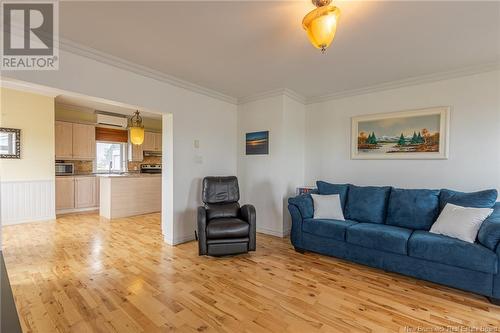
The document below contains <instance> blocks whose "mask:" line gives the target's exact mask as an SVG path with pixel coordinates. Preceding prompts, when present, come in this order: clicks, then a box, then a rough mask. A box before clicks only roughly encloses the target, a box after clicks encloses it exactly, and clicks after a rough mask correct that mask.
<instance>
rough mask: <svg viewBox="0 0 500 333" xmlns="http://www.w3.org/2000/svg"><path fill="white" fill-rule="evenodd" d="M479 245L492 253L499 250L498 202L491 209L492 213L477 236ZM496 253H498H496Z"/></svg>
mask: <svg viewBox="0 0 500 333" xmlns="http://www.w3.org/2000/svg"><path fill="white" fill-rule="evenodd" d="M477 239H478V240H479V243H481V244H482V245H484V246H486V247H487V248H489V249H490V250H492V251H495V249H497V248H500V246H498V244H499V243H500V202H497V203H496V204H495V206H494V207H493V213H491V215H490V216H489V217H488V218H487V219H486V220H484V222H483V224H482V225H481V228H480V229H479V233H478V235H477ZM497 252H498V251H497Z"/></svg>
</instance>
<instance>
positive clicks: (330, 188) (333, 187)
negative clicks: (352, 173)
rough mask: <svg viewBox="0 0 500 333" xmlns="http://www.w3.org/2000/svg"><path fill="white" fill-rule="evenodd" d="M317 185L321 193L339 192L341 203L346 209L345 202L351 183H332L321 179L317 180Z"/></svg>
mask: <svg viewBox="0 0 500 333" xmlns="http://www.w3.org/2000/svg"><path fill="white" fill-rule="evenodd" d="M316 187H317V188H318V192H319V194H322V195H330V194H338V195H339V196H340V204H341V205H342V209H343V210H344V211H345V202H346V200H347V191H348V190H349V184H331V183H327V182H324V181H321V180H318V181H317V182H316Z"/></svg>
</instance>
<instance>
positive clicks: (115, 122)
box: [96, 111, 128, 128]
mask: <svg viewBox="0 0 500 333" xmlns="http://www.w3.org/2000/svg"><path fill="white" fill-rule="evenodd" d="M96 115H97V123H98V124H99V125H106V126H113V127H118V128H127V125H128V119H127V116H124V115H119V114H114V113H109V112H102V111H96Z"/></svg>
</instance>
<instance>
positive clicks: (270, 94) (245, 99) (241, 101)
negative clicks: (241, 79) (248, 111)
mask: <svg viewBox="0 0 500 333" xmlns="http://www.w3.org/2000/svg"><path fill="white" fill-rule="evenodd" d="M282 95H285V96H288V97H290V98H291V99H293V100H295V101H297V102H299V103H302V104H305V103H306V101H307V99H306V98H305V97H304V96H302V95H301V94H299V93H297V92H295V91H293V90H291V89H287V88H280V89H274V90H269V91H264V92H262V93H259V94H254V95H250V96H245V97H242V98H238V104H246V103H250V102H255V101H258V100H260V99H266V98H271V97H276V96H282Z"/></svg>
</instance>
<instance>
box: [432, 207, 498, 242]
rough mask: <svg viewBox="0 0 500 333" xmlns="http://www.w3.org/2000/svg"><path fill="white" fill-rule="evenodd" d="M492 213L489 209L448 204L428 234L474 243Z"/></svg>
mask: <svg viewBox="0 0 500 333" xmlns="http://www.w3.org/2000/svg"><path fill="white" fill-rule="evenodd" d="M492 212H493V209H490V208H470V207H461V206H457V205H452V204H450V203H448V204H446V206H444V208H443V210H442V211H441V214H439V217H438V219H437V220H436V222H434V224H433V225H432V227H431V230H430V232H432V233H434V234H441V235H445V236H449V237H453V238H458V239H461V240H463V241H466V242H469V243H474V242H475V240H476V237H477V233H478V232H479V228H481V224H483V222H484V220H486V219H487V218H488V216H490V215H491V213H492Z"/></svg>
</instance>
